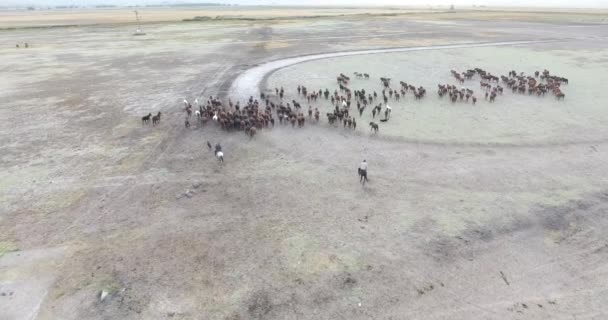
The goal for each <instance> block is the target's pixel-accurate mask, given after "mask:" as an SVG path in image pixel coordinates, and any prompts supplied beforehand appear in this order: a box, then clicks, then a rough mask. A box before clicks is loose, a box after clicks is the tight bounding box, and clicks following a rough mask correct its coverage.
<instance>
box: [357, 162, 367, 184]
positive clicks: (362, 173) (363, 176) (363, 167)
mask: <svg viewBox="0 0 608 320" xmlns="http://www.w3.org/2000/svg"><path fill="white" fill-rule="evenodd" d="M359 182H362V183H365V182H367V161H366V160H363V162H361V164H360V165H359Z"/></svg>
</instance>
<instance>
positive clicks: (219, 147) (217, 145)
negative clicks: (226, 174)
mask: <svg viewBox="0 0 608 320" xmlns="http://www.w3.org/2000/svg"><path fill="white" fill-rule="evenodd" d="M221 151H222V146H221V145H220V143H219V142H218V143H216V144H215V155H216V156H217V153H218V152H221Z"/></svg>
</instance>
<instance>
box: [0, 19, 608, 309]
mask: <svg viewBox="0 0 608 320" xmlns="http://www.w3.org/2000/svg"><path fill="white" fill-rule="evenodd" d="M543 14H544V13H538V15H539V17H541V16H542V15H543ZM3 19H4V18H2V17H0V24H2V23H5V22H6V21H5V22H3ZM74 19H79V18H77V17H76V18H74ZM590 19H591V18H590ZM593 19H594V18H593ZM513 20H517V19H513ZM523 20H526V19H523ZM538 21H545V20H543V19H541V18H539V20H538ZM11 23H12V22H11ZM144 30H145V31H146V33H147V35H146V36H142V37H133V36H132V35H131V34H132V32H133V26H131V25H111V24H108V25H94V26H79V27H69V28H37V29H19V28H18V29H14V30H4V31H0V37H2V39H4V40H5V41H2V43H4V44H5V45H4V46H3V47H2V48H0V55H1V56H2V60H1V61H0V71H1V73H2V76H3V80H2V81H0V167H1V170H0V319H2V320H21V319H66V320H70V319H74V320H76V319H231V320H235V319H463V320H464V319H606V318H607V317H608V307H607V304H608V284H607V283H606V281H605V279H606V278H607V277H608V240H607V239H608V238H607V237H606V235H605V229H606V228H607V227H608V218H607V216H606V213H607V211H608V179H607V178H606V172H607V170H608V165H607V164H606V161H605V159H608V137H606V136H603V133H605V130H604V129H603V126H604V125H603V123H602V121H601V120H602V119H604V118H603V117H604V115H605V114H606V113H607V112H608V111H602V110H601V108H600V107H599V106H602V105H604V106H605V104H606V102H608V101H603V100H601V99H604V97H605V95H603V92H601V91H598V90H596V89H595V88H589V86H591V85H593V84H591V82H589V81H583V82H581V83H579V84H577V82H576V81H572V82H571V83H570V84H569V87H568V90H571V92H574V94H573V97H572V99H579V100H576V101H574V102H571V101H568V104H563V105H559V104H552V103H553V102H546V103H543V104H542V105H539V108H540V110H549V108H555V109H556V110H562V112H558V111H554V112H553V113H551V118H547V119H542V125H543V126H546V127H547V128H549V129H547V130H551V131H552V132H551V133H548V134H547V136H550V137H551V138H552V139H550V140H547V141H545V143H537V144H533V145H530V144H526V143H523V142H525V141H524V140H525V139H523V138H522V137H521V136H517V135H516V136H513V137H510V138H511V140H510V141H511V142H512V143H509V144H502V143H496V142H497V141H496V140H493V139H492V138H493V137H492V136H489V137H488V138H487V139H486V140H484V141H485V143H484V141H480V140H482V139H479V136H477V137H470V136H469V137H466V139H465V137H461V136H455V137H452V138H451V139H446V137H447V136H445V135H443V136H440V138H441V139H436V140H438V141H439V142H440V143H433V141H432V140H433V139H435V138H437V136H438V135H440V134H441V132H449V130H445V128H449V127H450V126H451V124H450V121H449V120H448V121H446V120H444V121H443V124H440V123H435V122H431V123H429V124H428V125H429V127H432V128H437V130H439V131H434V130H429V131H428V132H429V136H428V137H427V138H428V139H422V140H424V141H411V140H408V139H398V138H395V136H396V135H395V134H383V131H382V128H381V132H380V134H378V135H371V134H370V133H369V131H368V130H369V129H368V128H367V127H365V126H364V125H363V123H361V125H360V127H359V128H358V129H357V131H356V132H351V131H345V130H342V129H341V128H340V129H336V128H331V127H329V126H328V125H327V124H326V123H325V122H324V121H323V122H322V123H320V124H317V125H313V124H310V123H309V124H307V125H306V127H305V128H303V129H292V128H291V127H277V128H275V129H272V130H262V131H261V132H260V133H259V134H258V135H257V136H256V137H255V138H254V139H251V140H250V139H248V138H247V137H245V135H244V134H240V133H226V132H223V131H220V130H219V129H217V128H216V127H214V126H213V125H209V126H206V127H202V128H200V127H198V126H196V125H194V126H193V127H192V128H191V129H184V128H183V119H184V115H183V111H182V110H181V108H182V103H181V101H182V100H183V99H184V98H187V99H189V100H194V99H195V98H200V99H204V98H205V97H208V96H209V95H216V94H219V95H222V96H226V95H227V94H228V93H229V92H230V88H231V86H232V83H233V81H234V80H235V79H236V78H237V77H238V76H239V75H241V74H243V73H244V72H246V70H248V69H250V68H251V67H253V66H254V65H257V64H261V63H264V62H268V61H273V60H278V59H282V58H285V57H294V56H300V55H306V54H313V53H321V52H339V51H346V50H362V49H374V48H385V47H390V46H391V44H394V45H392V46H395V47H398V46H417V45H425V46H429V45H445V44H450V43H481V42H495V41H515V40H537V39H547V38H551V39H554V40H557V41H555V42H552V43H551V44H547V45H534V46H530V47H526V48H522V50H523V51H517V52H526V51H528V52H534V53H530V54H529V55H526V56H521V57H518V59H521V61H523V60H526V64H530V65H535V63H534V62H529V61H528V60H532V59H545V60H546V63H547V64H550V63H551V57H550V56H549V57H547V56H546V55H547V54H549V53H553V54H557V53H560V52H561V53H564V52H568V54H569V55H568V57H566V58H563V59H562V60H556V61H558V62H559V63H557V65H561V64H562V63H566V62H563V61H565V60H564V59H566V60H567V59H572V61H574V62H576V63H579V64H581V67H580V68H579V70H575V69H576V67H575V66H570V67H571V68H572V72H573V73H576V75H575V76H574V79H577V78H581V77H583V76H584V75H582V74H583V73H588V77H589V78H593V77H595V74H594V72H601V71H602V69H601V67H598V68H595V69H594V68H593V66H594V65H598V66H605V64H606V63H607V61H608V60H605V59H606V57H607V55H606V52H607V49H608V41H607V39H608V31H607V29H606V28H605V26H603V25H600V24H593V23H585V24H581V23H578V22H577V23H573V22H572V23H571V21H570V20H568V19H566V20H564V21H560V22H559V23H548V22H545V23H539V22H525V21H491V20H490V21H484V20H483V19H482V20H480V19H476V18H475V17H474V16H472V18H470V19H466V17H460V18H458V19H452V20H449V19H445V18H432V19H426V18H425V19H420V18H419V17H417V16H407V15H403V16H393V17H383V18H378V17H374V16H369V17H361V16H350V17H327V18H318V19H309V20H302V19H284V20H280V21H279V20H277V21H210V22H204V23H202V22H201V23H180V22H171V23H149V24H147V25H146V26H145V28H144ZM24 42H28V43H29V44H30V45H31V47H30V48H28V49H24V48H20V49H17V48H15V44H17V43H20V44H21V45H22V44H23V43H24ZM484 50H486V49H484ZM487 50H489V49H487ZM515 50H516V49H515V48H513V49H509V50H508V51H505V52H513V54H515V53H516V51H515ZM484 52H486V51H484ZM441 54H444V53H441ZM441 54H440V53H436V54H434V56H433V57H434V59H440V60H441V57H442V56H441ZM445 54H448V53H445ZM452 54H455V55H457V53H452ZM462 55H465V57H464V58H463V57H458V58H457V59H456V60H458V61H460V60H466V57H467V55H470V57H471V59H475V61H482V60H476V59H481V58H480V56H479V55H478V52H477V51H473V50H472V49H463V50H462ZM379 57H380V56H379ZM381 57H383V58H384V59H385V60H386V59H395V61H397V62H398V63H397V62H396V63H395V67H394V68H395V69H394V70H392V72H395V73H398V74H402V73H401V72H402V71H396V70H401V69H399V68H403V66H407V64H408V63H412V62H411V61H407V57H408V56H407V53H403V54H401V55H399V56H396V55H382V56H381ZM414 57H415V56H412V59H413V58H414ZM499 57H502V56H499ZM581 57H586V59H582V58H581ZM369 58H370V59H374V58H373V56H369ZM418 58H420V57H418ZM423 58H424V56H423ZM482 58H483V59H486V58H487V54H485V53H484V54H483V57H482ZM357 59H359V60H348V59H347V60H343V61H342V60H340V61H339V62H336V63H342V64H341V65H340V66H341V67H344V68H349V67H352V68H349V69H348V70H344V72H345V73H352V72H353V71H359V70H361V69H362V68H364V67H365V63H366V60H365V57H363V56H362V57H358V58H357ZM361 59H363V60H361ZM489 59H490V61H489V62H488V61H487V60H483V61H484V62H483V63H488V64H491V59H492V55H491V54H490V57H489ZM575 60H576V61H575ZM348 61H351V62H348ZM353 61H354V62H353ZM361 61H362V62H361ZM370 61H372V60H370ZM518 61H519V60H517V59H516V60H513V64H514V66H513V68H516V69H517V68H518V65H517V63H518ZM567 61H571V60H567ZM572 61H571V62H572ZM347 62H348V63H347ZM310 63H313V62H310ZM319 63H323V61H319ZM522 63H523V62H522ZM568 63H569V62H568ZM420 64H422V63H420ZM538 64H539V65H544V64H543V63H542V62H538ZM351 65H352V66H351ZM422 65H423V66H424V64H422ZM498 65H503V63H498ZM302 66H303V65H302ZM369 66H374V68H376V69H378V68H385V67H381V66H380V63H379V62H378V60H375V62H373V63H372V62H370V64H369ZM297 67H298V66H294V68H297ZM505 67H506V66H505ZM315 68H318V67H315ZM333 68H335V66H333V67H328V68H327V69H325V70H326V71H327V72H334V71H333ZM421 68H423V67H421ZM500 68H501V69H500V71H502V67H500ZM318 69H321V71H320V72H319V73H320V74H321V72H322V71H323V68H318ZM290 70H291V69H285V70H284V71H281V72H289V71H290ZM568 70H570V69H568ZM373 71H374V70H371V71H370V72H371V73H372V74H373ZM448 71H449V70H446V73H447V72H448ZM522 71H523V70H522ZM417 72H420V71H417ZM274 76H276V77H278V78H270V79H267V81H266V82H263V83H262V84H264V83H266V84H272V83H273V81H276V79H281V78H280V77H281V74H280V72H278V73H277V74H275V75H274ZM283 76H284V75H283ZM325 76H326V75H324V74H321V76H320V78H318V79H310V81H312V82H315V81H322V80H323V79H322V77H325ZM333 76H335V75H333V74H332V75H330V77H333ZM423 76H424V74H423ZM564 76H566V77H567V76H568V75H567V74H564ZM598 79H601V77H598ZM303 80H307V79H303ZM284 81H285V88H286V90H288V92H289V94H293V90H294V89H295V88H293V84H294V83H293V82H294V81H299V79H289V77H285V80H284ZM431 81H432V80H431ZM438 81H440V80H438ZM252 85H257V84H252ZM596 85H597V86H601V85H602V84H601V83H597V84H596ZM262 89H265V88H262ZM431 91H434V90H431ZM566 92H568V91H567V90H566ZM569 97H570V96H568V97H567V99H568V98H569ZM428 100H429V101H426V102H425V103H432V102H433V101H437V103H440V101H439V100H438V99H437V97H436V96H435V95H434V94H433V92H431V94H430V96H429V97H428ZM509 103H510V102H509V100H508V99H504V100H503V101H501V100H500V99H498V101H497V102H496V108H499V107H500V108H505V107H508V104H509ZM514 103H519V102H514ZM577 104H578V105H579V106H577ZM490 107H491V106H488V105H487V104H484V108H490ZM533 107H534V104H533V103H532V104H531V105H530V108H533ZM408 108H410V106H408ZM411 108H414V107H411ZM480 108H481V106H480ZM560 108H561V109H560ZM566 108H567V112H566ZM520 109H521V104H517V108H516V109H515V110H514V111H511V112H505V113H504V115H503V119H502V120H503V121H504V122H505V123H510V124H511V125H512V126H514V127H517V126H518V121H519V119H522V115H521V114H518V113H517V110H520ZM158 111H161V112H162V121H161V123H160V125H158V126H156V127H152V126H142V125H141V121H140V119H141V116H143V115H145V114H148V112H153V113H156V112H158ZM397 111H398V110H397V109H396V110H395V112H397ZM437 112H441V108H438V109H437ZM450 112H451V114H454V115H455V116H458V115H457V114H456V112H455V111H454V110H451V111H450ZM471 112H472V111H471V110H467V111H466V112H463V114H462V115H461V116H462V117H470V116H471ZM577 112H579V113H581V114H583V115H577ZM560 114H561V115H562V117H561V118H558V115H560ZM536 116H538V117H542V116H543V115H542V113H541V114H540V115H539V114H537V115H536ZM495 117H497V116H495ZM424 119H426V118H421V119H420V120H419V121H424ZM429 119H431V120H432V119H433V118H429ZM551 119H556V120H555V121H558V122H559V123H560V125H559V126H558V125H555V124H554V123H552V122H551V121H552V120H551ZM569 119H570V121H568V120H569ZM431 120H427V121H431ZM585 121H587V122H585ZM562 124H563V126H562ZM391 125H393V124H391ZM525 125H526V128H528V127H530V125H529V123H526V124H525ZM574 125H576V128H579V127H580V128H585V131H577V130H570V131H567V132H568V134H563V133H562V131H560V130H564V128H567V129H569V128H572V127H573V126H574ZM421 127H423V125H421ZM517 128H519V129H521V127H517ZM501 129H502V130H505V129H504V128H501ZM441 130H444V131H441ZM394 132H395V133H398V131H394ZM514 132H515V133H517V130H514ZM532 132H533V133H534V131H532ZM590 132H591V133H592V134H593V136H592V137H591V138H590ZM401 133H402V134H404V135H406V136H407V135H409V134H420V133H419V132H408V131H407V130H406V131H404V132H401ZM501 134H502V135H501V137H505V135H508V131H505V132H504V133H501ZM528 134H530V133H528ZM534 134H538V133H534ZM416 138H417V139H418V138H419V137H416ZM447 138H449V137H447ZM520 138H522V139H520ZM524 138H526V137H524ZM459 139H461V140H462V141H460V140H459ZM501 139H502V138H501ZM560 139H562V140H560ZM207 141H211V142H212V143H215V142H221V143H222V146H223V148H224V151H225V154H226V163H225V164H224V165H219V164H218V163H217V162H216V161H215V159H214V157H213V154H212V153H211V152H210V151H209V150H207V146H206V142H207ZM470 141H475V143H469V142H470ZM502 141H503V140H499V141H498V142H502ZM363 158H365V159H367V160H368V162H369V163H370V174H369V176H370V182H369V184H367V185H366V186H365V187H362V186H361V185H360V184H358V177H357V175H356V168H357V165H358V163H359V162H360V161H361V160H362V159H363ZM101 292H105V293H107V296H105V294H104V299H103V300H101V299H100V294H101Z"/></svg>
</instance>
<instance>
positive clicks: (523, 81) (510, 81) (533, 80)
mask: <svg viewBox="0 0 608 320" xmlns="http://www.w3.org/2000/svg"><path fill="white" fill-rule="evenodd" d="M501 80H502V81H503V82H504V83H506V85H507V87H509V88H511V90H512V91H513V93H515V92H518V93H521V94H525V93H528V94H529V95H533V94H535V95H536V96H544V95H545V94H547V92H552V93H553V95H554V96H555V98H556V99H557V100H562V99H564V98H565V97H566V94H564V93H563V92H562V90H561V85H562V84H568V79H567V78H564V77H560V76H554V75H551V74H550V72H549V70H547V69H545V70H543V72H542V73H541V72H539V71H535V72H534V76H526V75H525V74H524V73H523V72H521V73H519V74H518V73H517V72H516V71H515V70H512V71H509V76H508V77H506V76H501ZM543 81H544V82H543Z"/></svg>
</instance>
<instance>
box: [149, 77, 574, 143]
mask: <svg viewBox="0 0 608 320" xmlns="http://www.w3.org/2000/svg"><path fill="white" fill-rule="evenodd" d="M451 75H452V76H453V77H454V79H455V80H456V81H457V82H458V83H459V84H460V85H461V86H460V88H458V86H457V85H454V84H439V85H438V86H437V87H438V89H437V93H438V96H439V97H440V98H442V97H444V96H448V97H449V99H450V101H451V102H452V103H456V102H458V101H461V102H469V101H470V102H471V103H472V104H473V105H475V104H476V103H477V96H476V95H475V92H474V90H472V89H470V88H466V87H464V86H463V85H464V84H465V82H466V81H474V78H476V77H478V78H479V84H480V88H481V91H482V92H484V91H485V94H484V96H485V99H486V100H488V101H489V102H495V100H496V98H497V97H498V96H499V95H502V94H503V92H504V91H505V89H504V88H503V86H502V85H504V86H506V87H507V88H510V89H511V90H512V92H513V93H528V94H529V95H537V96H544V95H545V94H546V93H548V92H551V93H553V95H554V96H555V97H556V98H557V99H558V100H561V99H564V97H565V94H564V93H563V92H562V91H561V86H562V85H563V84H568V79H567V78H564V77H560V76H556V75H552V74H551V73H550V72H549V71H548V70H543V71H542V72H539V71H536V72H534V74H533V75H528V76H527V75H525V74H524V73H523V72H519V73H518V72H516V71H514V70H512V71H509V73H508V76H504V75H503V76H500V77H498V76H495V75H493V74H491V73H490V72H487V71H485V70H483V69H481V68H474V69H469V70H467V71H465V72H457V71H455V70H451ZM354 76H355V77H356V78H357V79H364V80H369V79H370V75H369V74H368V73H360V72H354ZM379 79H380V88H379V89H377V90H370V91H368V90H365V89H358V90H357V89H351V78H350V77H348V76H346V75H345V74H343V73H340V74H339V75H338V76H337V77H336V86H337V87H336V88H335V89H334V90H333V92H332V91H330V89H328V88H325V89H319V90H310V89H309V88H307V87H306V86H305V85H302V84H299V85H298V86H297V95H296V97H297V99H299V100H301V101H304V100H305V101H306V102H307V103H308V109H307V112H306V111H304V110H303V109H304V108H303V106H302V105H301V103H300V102H298V101H297V100H296V99H292V100H291V101H286V100H287V99H286V98H285V89H284V88H283V87H280V88H274V90H269V91H267V92H262V93H261V94H260V97H259V99H256V98H254V97H249V99H248V100H247V101H246V102H245V104H244V105H243V106H241V105H240V102H239V101H237V102H236V103H233V102H232V100H231V99H230V98H229V99H228V102H227V103H225V102H223V101H222V100H221V99H220V98H219V97H213V96H210V97H209V99H207V101H205V102H204V103H199V101H198V99H196V100H195V101H194V105H192V104H191V103H190V102H188V101H187V100H184V111H185V114H186V117H185V120H184V125H185V127H186V128H190V126H191V121H192V116H193V115H194V116H195V117H196V123H197V124H198V125H199V126H204V125H206V124H207V123H208V122H209V121H213V122H214V123H216V124H217V125H218V126H219V127H220V128H222V129H224V130H226V131H242V132H244V133H245V134H247V135H248V136H249V137H250V138H253V137H254V136H255V135H256V133H257V132H258V131H259V130H260V129H262V128H269V127H274V126H275V124H278V125H283V126H288V125H291V126H292V127H294V128H295V127H296V126H297V127H298V128H302V127H304V126H305V124H306V121H307V120H308V121H310V122H314V123H318V122H319V121H320V114H321V111H320V110H319V107H314V108H313V107H312V105H313V104H317V103H319V101H318V100H320V99H321V100H326V102H325V103H331V105H332V107H333V109H332V110H331V111H330V112H327V113H326V114H325V115H326V117H327V121H328V123H329V124H330V125H331V126H339V125H340V124H342V125H343V127H344V128H345V129H346V128H348V129H352V130H356V128H357V120H356V119H355V115H354V114H353V113H352V112H351V107H354V105H356V107H357V111H358V113H359V117H363V113H364V112H365V110H366V109H368V108H369V109H371V116H372V119H373V121H371V122H370V123H369V128H370V131H371V132H373V133H378V131H379V128H380V126H379V123H377V122H375V118H376V116H379V122H387V121H389V119H390V115H391V112H392V108H391V107H390V106H389V102H391V103H392V102H399V101H400V100H401V99H402V98H404V97H406V96H407V95H411V96H413V97H414V99H415V100H420V99H423V98H425V97H426V89H425V88H424V87H422V86H416V85H413V84H409V83H407V82H404V81H400V82H399V85H398V86H395V87H393V86H392V85H391V83H392V80H391V78H387V77H380V78H379ZM501 81H502V85H501V84H500V83H501ZM273 93H274V94H273ZM382 115H383V116H384V117H383V118H381V117H382ZM160 117H161V113H160V112H158V114H157V115H155V116H152V114H151V113H150V114H148V115H146V116H144V117H142V123H143V124H144V125H145V124H148V123H149V122H150V120H151V121H152V125H153V126H154V125H156V124H158V123H159V122H160ZM275 119H276V120H275ZM277 120H278V121H277Z"/></svg>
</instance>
